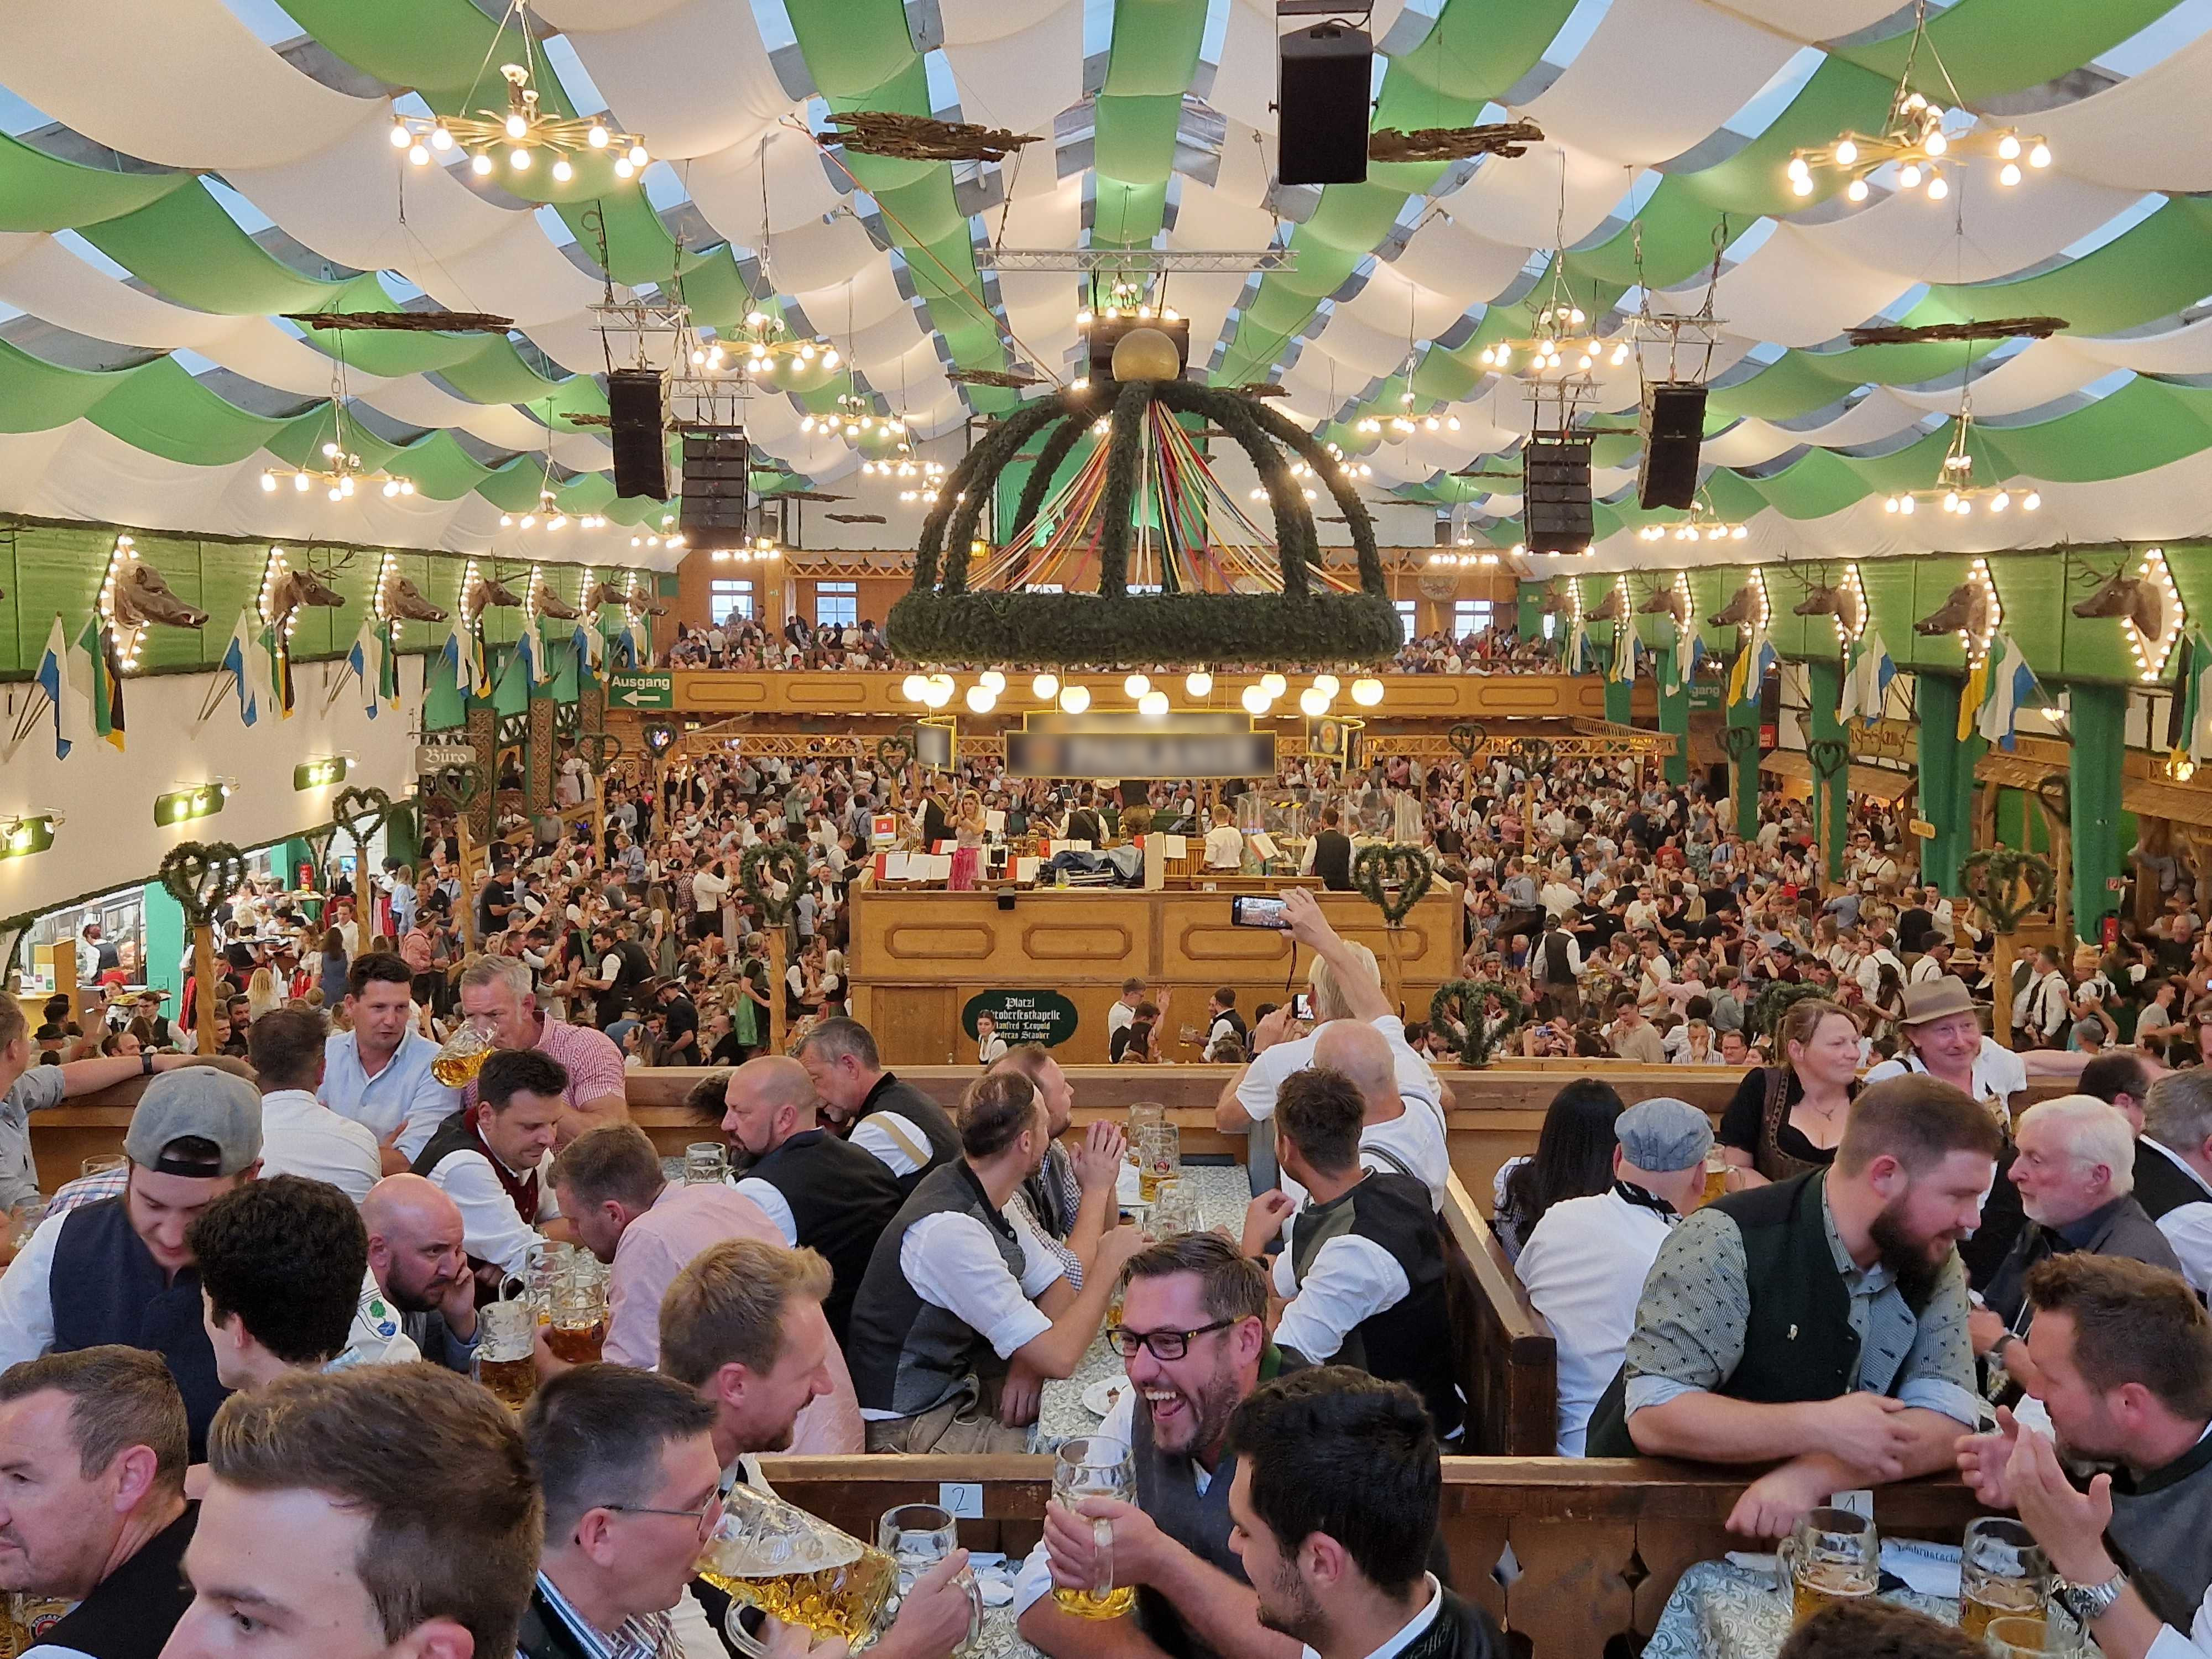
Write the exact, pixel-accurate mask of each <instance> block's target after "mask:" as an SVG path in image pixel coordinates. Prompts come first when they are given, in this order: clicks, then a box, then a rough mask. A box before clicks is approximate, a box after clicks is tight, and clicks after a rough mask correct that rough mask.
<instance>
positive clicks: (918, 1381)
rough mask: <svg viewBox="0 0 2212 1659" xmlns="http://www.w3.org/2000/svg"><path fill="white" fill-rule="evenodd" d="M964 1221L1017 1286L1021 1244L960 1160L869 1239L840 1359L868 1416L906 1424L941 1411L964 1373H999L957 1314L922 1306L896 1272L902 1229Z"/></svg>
mask: <svg viewBox="0 0 2212 1659" xmlns="http://www.w3.org/2000/svg"><path fill="white" fill-rule="evenodd" d="M947 1213H953V1214H961V1215H972V1216H974V1217H975V1218H976V1219H977V1220H978V1221H981V1223H982V1224H983V1225H985V1226H986V1227H987V1228H989V1229H990V1231H991V1236H992V1237H993V1239H994V1241H995V1242H996V1243H997V1244H998V1246H999V1255H1000V1260H1002V1261H1005V1263H1006V1271H1007V1272H1008V1273H1012V1274H1013V1275H1014V1277H1015V1278H1016V1279H1019V1278H1020V1277H1021V1273H1022V1267H1023V1256H1022V1247H1021V1242H1020V1240H1019V1239H1018V1238H1017V1237H1015V1234H1014V1229H1013V1225H1012V1223H1010V1222H1009V1221H1008V1220H1007V1219H1006V1217H1004V1216H1003V1215H1001V1214H1000V1213H999V1206H997V1205H995V1204H994V1203H992V1202H991V1197H990V1194H987V1193H986V1192H985V1191H984V1190H983V1184H982V1182H980V1181H978V1180H976V1179H975V1171H974V1170H970V1169H969V1167H968V1164H967V1163H966V1161H965V1160H964V1159H957V1160H955V1161H954V1162H952V1163H951V1164H944V1165H942V1166H941V1167H939V1168H938V1169H935V1170H931V1171H930V1173H929V1174H928V1175H927V1176H924V1177H923V1178H922V1181H921V1185H919V1186H917V1187H916V1188H915V1189H914V1193H913V1195H912V1196H911V1197H909V1198H908V1200H907V1201H906V1202H905V1203H904V1204H903V1205H902V1206H900V1207H899V1212H898V1213H897V1214H896V1216H894V1217H892V1218H891V1224H890V1226H888V1227H886V1228H884V1231H883V1236H882V1237H879V1238H878V1239H877V1241H876V1248H875V1250H874V1252H873V1254H872V1255H870V1256H869V1258H868V1270H867V1272H866V1274H864V1275H863V1276H862V1278H861V1280H860V1294H859V1295H858V1296H856V1297H854V1299H853V1321H852V1340H851V1341H850V1342H848V1344H847V1345H846V1348H845V1358H846V1361H847V1363H848V1364H849V1365H850V1366H851V1368H852V1372H853V1392H854V1394H855V1395H857V1396H858V1397H859V1401H860V1405H861V1406H863V1407H866V1408H867V1409H868V1410H870V1411H887V1412H896V1413H898V1414H899V1415H900V1416H902V1417H913V1416H916V1415H918V1414H920V1413H922V1412H926V1411H927V1410H929V1409H930V1408H931V1407H933V1406H938V1405H941V1404H942V1403H943V1402H944V1401H946V1400H948V1399H950V1398H951V1396H952V1395H953V1394H954V1393H955V1392H956V1391H957V1389H958V1388H959V1387H960V1384H961V1382H962V1380H963V1378H965V1377H967V1376H969V1374H970V1373H974V1374H975V1375H977V1376H997V1375H999V1374H1000V1373H1003V1372H1004V1371H1005V1370H1006V1361H1004V1360H1002V1359H1000V1358H999V1356H998V1354H997V1353H996V1352H994V1350H993V1349H992V1346H991V1345H990V1344H989V1343H988V1342H987V1341H986V1340H984V1339H983V1336H982V1334H981V1333H980V1332H978V1331H977V1330H975V1328H973V1327H972V1326H970V1325H969V1324H968V1323H967V1322H965V1321H963V1320H962V1319H961V1318H960V1317H959V1316H957V1315H955V1314H951V1313H948V1312H946V1311H945V1310H944V1309H942V1308H939V1307H937V1306H935V1305H934V1304H931V1303H927V1302H924V1301H923V1300H922V1299H921V1295H920V1294H919V1293H918V1292H917V1291H915V1288H914V1286H913V1285H910V1284H908V1282H907V1276H906V1273H905V1270H904V1269H903V1268H902V1267H900V1266H899V1245H900V1243H901V1241H902V1240H903V1239H904V1238H905V1237H906V1232H907V1229H908V1228H909V1227H911V1226H913V1225H914V1224H915V1222H917V1221H920V1220H921V1218H923V1217H924V1216H931V1215H942V1214H947Z"/></svg>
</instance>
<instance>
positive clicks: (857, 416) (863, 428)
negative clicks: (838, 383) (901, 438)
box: [799, 392, 906, 441]
mask: <svg viewBox="0 0 2212 1659" xmlns="http://www.w3.org/2000/svg"><path fill="white" fill-rule="evenodd" d="M799 430H800V431H801V432H816V431H820V432H830V433H838V432H842V434H843V435H845V436H846V437H848V438H850V439H852V440H854V441H859V440H860V439H862V438H872V437H873V436H875V435H876V434H878V433H879V432H888V433H896V434H903V433H904V432H905V431H906V422H904V421H902V420H901V419H899V418H898V416H896V415H878V414H877V413H876V411H875V408H874V406H873V405H872V404H870V403H869V402H868V400H867V399H866V398H863V397H862V396H860V393H859V392H839V393H838V394H837V410H836V413H835V414H834V415H809V416H806V418H805V419H804V420H802V421H801V422H799Z"/></svg>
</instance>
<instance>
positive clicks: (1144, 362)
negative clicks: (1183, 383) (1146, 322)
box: [1114, 328, 1182, 380]
mask: <svg viewBox="0 0 2212 1659" xmlns="http://www.w3.org/2000/svg"><path fill="white" fill-rule="evenodd" d="M1181 375H1182V357H1181V356H1180V355H1179V354H1178V353H1177V352H1176V343H1175V342H1174V341H1173V340H1171V339H1170V338H1169V337H1167V336H1166V335H1165V334H1164V333H1163V332H1162V331H1160V330H1158V329H1157V328H1133V329H1131V330H1130V331H1128V332H1127V334H1124V335H1123V336H1122V337H1121V338H1120V339H1118V340H1116V341H1115V343H1114V378H1115V380H1176V379H1178V378H1180V377H1181Z"/></svg>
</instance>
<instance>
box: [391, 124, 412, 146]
mask: <svg viewBox="0 0 2212 1659" xmlns="http://www.w3.org/2000/svg"><path fill="white" fill-rule="evenodd" d="M414 142H415V135H414V134H413V133H411V132H410V131H407V124H406V123H405V122H404V121H402V122H400V123H399V124H398V125H396V126H394V127H393V128H392V149H406V148H407V146H408V145H410V144H411V143H414Z"/></svg>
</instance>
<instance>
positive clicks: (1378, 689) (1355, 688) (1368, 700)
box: [1352, 675, 1383, 708]
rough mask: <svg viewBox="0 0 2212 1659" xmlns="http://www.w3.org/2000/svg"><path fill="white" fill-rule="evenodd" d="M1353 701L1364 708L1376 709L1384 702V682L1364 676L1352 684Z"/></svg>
mask: <svg viewBox="0 0 2212 1659" xmlns="http://www.w3.org/2000/svg"><path fill="white" fill-rule="evenodd" d="M1382 701H1383V682H1382V681H1380V680H1378V679H1376V678H1372V677H1370V676H1364V675H1363V676H1362V677H1361V678H1358V679H1356V680H1354V681H1352V702H1356V703H1358V705H1359V706H1360V707H1361V708H1374V707H1375V706H1376V704H1377V703H1379V702H1382Z"/></svg>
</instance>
